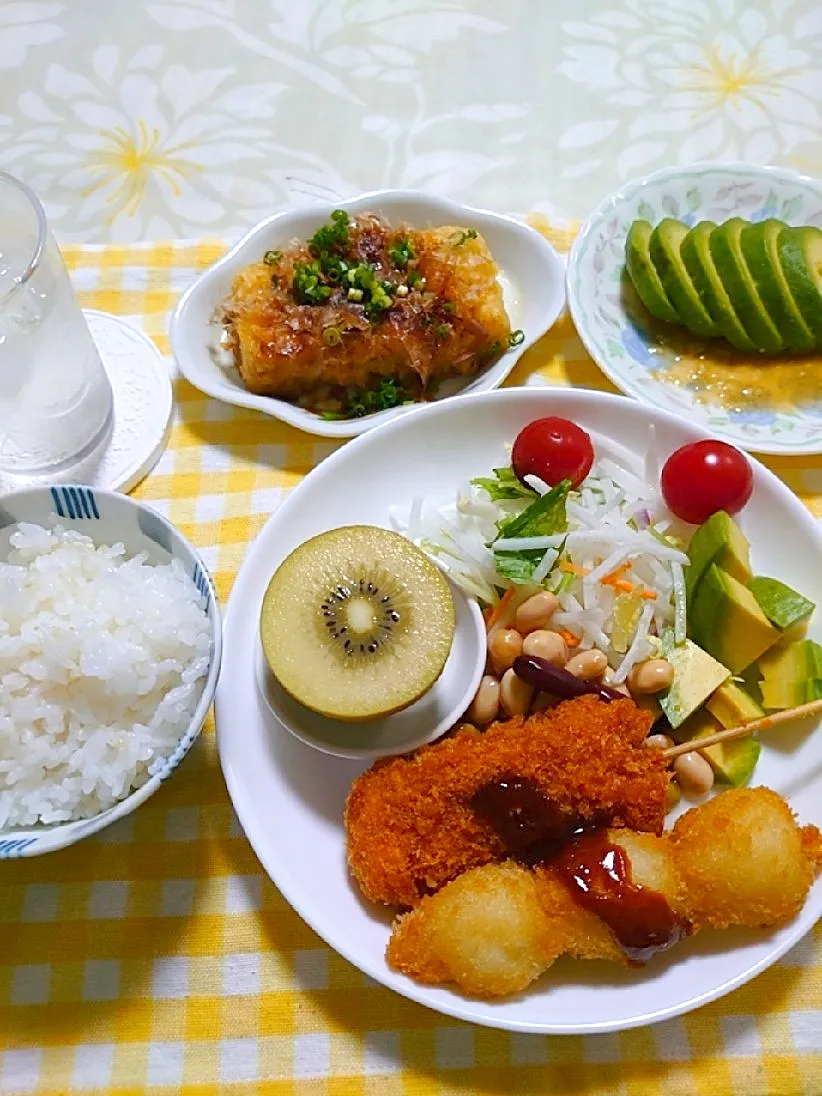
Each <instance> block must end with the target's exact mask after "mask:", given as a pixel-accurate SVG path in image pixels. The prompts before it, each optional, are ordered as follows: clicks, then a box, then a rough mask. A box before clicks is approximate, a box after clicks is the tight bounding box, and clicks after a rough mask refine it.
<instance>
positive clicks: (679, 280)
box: [650, 217, 719, 338]
mask: <svg viewBox="0 0 822 1096" xmlns="http://www.w3.org/2000/svg"><path fill="white" fill-rule="evenodd" d="M687 235H688V229H687V228H686V227H685V225H684V224H682V222H681V221H675V220H674V219H673V218H672V217H666V218H665V219H664V220H662V221H660V222H659V224H658V225H657V226H656V228H655V229H654V231H653V232H652V233H651V241H650V253H651V259H652V260H653V264H654V266H655V267H656V269H657V273H658V274H659V278H660V281H661V282H662V285H663V287H664V289H665V292H666V294H667V295H668V300H669V301H670V302H671V304H672V305H673V306H674V309H675V310H676V312H677V314H678V316H679V320H680V323H683V324H685V326H686V327H687V328H688V329H689V330H691V331H693V333H694V334H695V335H701V336H703V337H705V338H710V337H713V336H714V335H718V334H719V328H718V327H717V326H716V324H715V323H714V321H713V320H712V319H711V316H710V313H709V312H708V310H707V309H706V307H705V305H704V304H703V303H702V301H701V300H700V298H699V294H698V293H697V291H696V289H695V288H694V284H693V282H692V281H691V277H690V275H689V274H688V271H687V270H686V269H685V263H684V262H683V261H682V255H681V254H680V247H681V246H682V241H683V240H684V239H685V237H686V236H687Z"/></svg>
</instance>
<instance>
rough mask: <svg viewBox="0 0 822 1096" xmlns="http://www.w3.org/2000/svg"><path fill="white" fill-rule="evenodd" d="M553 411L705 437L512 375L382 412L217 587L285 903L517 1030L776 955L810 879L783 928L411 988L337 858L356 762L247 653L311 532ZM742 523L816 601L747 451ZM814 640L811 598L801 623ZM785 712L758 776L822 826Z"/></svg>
mask: <svg viewBox="0 0 822 1096" xmlns="http://www.w3.org/2000/svg"><path fill="white" fill-rule="evenodd" d="M546 414H559V415H563V416H565V417H567V418H570V419H572V420H574V421H575V422H578V423H579V424H580V425H581V426H583V427H584V428H585V429H587V430H589V431H591V432H592V433H593V434H594V435H598V436H600V437H605V438H609V439H611V440H612V442H613V443H616V445H617V446H622V447H623V448H624V449H626V450H628V451H629V452H631V453H633V454H637V455H638V456H640V457H644V455H645V453H646V450H647V449H648V446H649V438H650V428H651V426H655V427H656V431H655V434H656V439H657V441H656V444H657V445H658V446H659V447H660V449H661V450H662V454H663V456H664V455H667V453H668V452H670V451H671V450H673V449H675V448H677V447H678V446H680V445H682V444H684V443H686V442H688V441H692V440H694V439H697V438H700V437H704V436H705V435H704V432H703V431H702V430H701V429H700V428H699V427H696V426H693V425H690V424H688V423H686V422H683V421H681V420H679V419H677V418H675V417H674V416H673V415H670V414H667V413H665V412H662V411H659V410H658V409H655V408H651V407H646V406H644V405H642V404H640V403H637V402H635V401H631V400H627V399H624V398H622V397H617V396H610V395H603V394H600V393H594V392H589V391H578V390H556V389H551V390H548V389H533V388H529V389H510V390H505V391H501V392H493V393H486V394H482V395H477V396H468V397H461V398H459V399H455V400H452V401H449V402H448V403H447V404H440V405H433V406H431V407H428V408H425V409H423V410H420V411H419V412H417V413H415V414H414V415H409V416H407V417H404V418H401V419H398V420H396V421H394V422H391V423H388V424H387V425H385V426H383V427H381V428H380V429H378V430H374V431H372V432H370V433H369V434H366V435H364V436H363V437H361V438H358V439H357V440H356V441H354V442H351V443H350V444H348V445H347V446H345V447H344V448H342V449H340V450H338V451H337V452H336V453H334V454H333V455H332V456H330V457H328V458H327V459H326V460H325V461H324V462H323V463H322V464H320V465H319V466H318V467H317V468H315V469H314V470H313V471H312V472H311V473H310V474H309V475H308V476H307V477H306V478H305V480H304V481H303V482H302V483H301V484H300V486H299V487H297V488H296V489H295V490H294V491H293V493H292V494H291V496H290V497H289V498H288V499H287V500H286V501H285V503H284V504H283V505H282V507H281V508H280V509H279V510H278V511H277V512H276V513H275V514H274V515H273V517H272V518H271V519H270V520H269V522H268V524H267V525H266V526H265V528H264V529H263V531H262V532H261V533H260V534H259V536H258V537H257V538H256V540H255V542H254V545H253V547H252V549H251V551H250V553H249V555H248V558H247V559H246V561H245V563H244V564H243V566H242V568H241V570H240V573H239V575H238V577H237V580H236V582H235V584H234V589H233V592H232V594H231V598H230V600H229V604H228V609H227V613H226V622H225V643H224V650H225V654H224V658H223V669H222V676H221V678H220V683H219V686H218V689H217V698H216V713H217V736H218V744H219V750H220V758H221V761H222V765H223V771H224V773H225V777H226V781H227V784H228V788H229V792H230V794H231V798H232V800H233V802H234V806H235V808H236V811H237V814H238V816H239V818H240V821H241V823H242V825H243V828H244V829H245V832H246V834H247V836H248V839H249V841H250V842H251V844H252V846H253V848H254V850H255V852H256V853H257V856H258V857H259V859H260V861H261V863H262V864H263V867H264V868H265V870H266V871H267V872H268V874H269V875H270V876H271V878H272V879H273V881H274V882H275V883H276V885H277V886H278V887H279V888H280V890H281V891H282V893H283V894H284V895H285V897H286V898H287V899H288V901H289V902H290V903H291V905H292V906H293V907H294V908H295V910H296V911H297V912H298V913H299V914H300V915H301V916H302V917H303V918H304V919H305V920H306V921H307V922H308V923H309V924H310V925H311V926H312V928H314V929H315V931H316V932H318V933H319V934H320V936H322V937H323V939H325V940H326V941H327V942H328V943H329V944H330V946H331V947H333V948H334V949H335V950H336V951H338V952H339V953H340V954H341V955H343V956H345V957H346V958H347V959H348V960H350V962H352V963H354V964H355V965H356V966H357V967H359V968H360V969H361V970H362V971H364V972H365V973H366V974H368V975H370V976H371V977H372V978H374V979H376V980H377V981H378V982H382V983H383V984H384V985H386V986H389V987H390V988H391V989H394V990H396V991H397V992H398V993H402V994H404V995H405V996H407V997H410V998H412V999H413V1000H415V1001H419V1002H421V1003H422V1004H424V1005H428V1006H429V1007H430V1008H433V1009H436V1010H438V1011H440V1012H443V1013H447V1014H449V1015H453V1016H458V1017H461V1018H463V1019H465V1020H471V1021H473V1022H475V1023H478V1024H486V1025H489V1026H493V1027H502V1028H508V1029H510V1030H516V1031H533V1032H542V1033H549V1032H553V1033H571V1032H577V1033H578V1032H593V1031H599V1032H602V1031H615V1030H619V1029H621V1028H628V1027H634V1026H638V1025H642V1024H648V1023H652V1022H655V1021H659V1020H662V1019H665V1018H667V1017H670V1016H675V1015H677V1014H679V1013H683V1012H687V1011H688V1010H690V1009H693V1008H696V1007H697V1006H699V1005H701V1004H704V1003H705V1002H706V1001H710V1000H713V999H715V998H717V997H720V996H722V995H723V994H725V993H728V992H729V991H730V990H732V989H733V988H734V987H735V986H739V985H741V984H742V983H743V982H746V981H747V980H748V979H750V978H752V977H753V976H754V975H756V974H758V973H759V972H760V971H762V970H764V969H765V968H766V967H768V966H770V965H771V964H772V963H773V962H775V961H776V960H777V959H778V958H779V956H780V955H782V954H783V952H785V951H786V950H787V949H788V948H789V947H790V946H791V945H792V944H793V943H795V942H796V941H797V940H798V939H799V938H800V937H801V936H802V935H803V934H804V933H806V932H807V931H808V930H809V929H810V927H811V926H812V925H813V923H814V922H815V921H816V919H817V917H818V916H819V915H820V912H822V884H819V883H817V884H816V886H815V887H814V889H813V891H812V893H811V895H810V897H809V899H808V901H807V903H806V905H805V907H804V909H803V910H802V912H801V914H800V915H799V917H797V918H796V920H795V921H793V922H792V923H791V924H790V925H788V926H787V927H786V928H784V929H781V930H780V931H778V932H769V931H756V932H754V931H744V932H743V931H742V930H729V931H726V932H723V933H704V934H701V935H699V936H697V937H695V938H694V939H692V940H689V941H687V942H685V943H684V944H683V945H681V946H678V947H677V948H675V949H673V950H672V951H671V952H669V953H667V954H666V955H664V956H658V957H657V958H656V959H655V960H654V961H652V962H651V963H650V964H649V965H648V966H647V967H646V968H644V969H642V970H631V971H625V970H621V969H619V968H617V967H615V966H614V965H608V964H606V963H604V962H572V961H570V960H561V961H560V962H559V963H558V964H556V966H555V967H553V968H552V969H551V970H549V971H548V972H547V973H546V974H545V975H544V976H543V977H542V978H541V979H540V981H539V982H537V983H536V984H535V985H534V986H532V987H531V988H530V989H529V990H528V991H526V992H525V993H523V994H521V995H519V996H517V997H513V998H510V999H506V1000H503V1001H499V1002H488V1001H477V1000H472V999H469V998H467V997H464V996H463V995H462V994H460V993H458V992H454V991H452V990H450V989H443V988H432V987H429V986H422V985H419V984H417V983H416V982H414V981H412V980H411V979H409V978H407V977H405V976H404V975H401V974H397V973H396V972H394V971H392V970H390V969H389V967H388V966H387V964H386V962H385V959H384V952H385V946H386V943H387V941H388V937H389V926H390V920H391V918H390V915H389V912H388V911H387V910H385V909H381V908H378V907H376V906H373V905H370V904H369V903H368V902H366V901H365V900H364V899H363V898H361V897H360V895H359V893H358V892H357V889H356V887H355V885H354V884H353V882H352V880H351V879H350V878H349V875H348V872H347V869H346V857H345V834H344V830H343V825H342V813H343V805H344V802H345V797H346V794H347V792H348V789H349V787H350V785H351V782H352V780H353V779H354V778H355V777H356V776H357V774H358V773H360V772H361V771H362V770H363V768H364V767H365V764H364V763H363V762H361V761H345V760H341V759H338V758H334V757H329V756H327V755H324V754H321V753H319V752H318V751H316V750H313V749H311V748H310V747H308V746H305V745H303V744H302V743H300V742H298V741H297V740H296V739H295V738H294V737H293V736H292V735H291V734H289V733H288V732H286V731H285V730H284V729H283V728H282V727H281V726H280V725H278V724H277V722H276V720H274V718H273V717H272V715H271V713H270V710H269V709H268V707H267V705H266V704H265V702H264V701H263V699H262V697H261V696H260V692H259V689H258V687H257V682H256V676H255V668H254V667H255V659H254V652H255V648H256V643H257V620H258V613H259V608H260V603H261V601H262V597H263V593H264V591H265V588H266V586H267V584H268V581H269V578H270V576H271V573H272V571H273V570H274V569H275V568H276V566H277V565H278V564H279V562H280V561H281V560H282V559H283V558H284V556H285V555H286V554H287V553H288V552H289V551H291V550H292V549H293V548H294V547H295V546H296V545H297V544H299V543H300V542H302V541H304V540H305V539H306V538H308V537H310V536H313V535H315V534H316V533H319V532H322V531H324V530H326V529H330V528H333V527H334V526H337V525H343V524H348V523H351V522H363V523H371V524H379V525H387V524H388V514H389V508H390V507H392V506H405V505H410V503H411V500H412V498H413V497H414V496H415V495H418V494H424V495H426V496H430V497H432V498H434V499H443V500H444V499H445V498H446V497H452V493H453V490H454V488H455V487H456V485H457V484H458V483H460V482H462V481H464V480H466V479H468V478H470V477H472V476H476V475H484V474H487V473H488V470H489V469H490V468H491V466H492V465H493V464H495V463H499V460H500V457H501V455H502V452H503V447H504V445H505V443H507V442H511V441H512V440H513V439H514V437H515V436H516V434H517V432H518V431H519V430H520V429H521V427H523V426H524V425H525V424H526V423H528V422H530V421H531V420H532V419H535V418H538V417H540V416H541V415H546ZM752 463H753V469H754V483H755V486H754V492H753V496H752V498H751V501H750V502H749V503H748V505H747V507H746V508H745V510H744V512H743V513H742V515H741V520H740V524H741V526H742V528H743V530H744V532H745V533H746V534H747V536H748V537H749V538H750V540H751V543H752V561H753V564H754V566H755V568H756V570H757V572H760V573H764V574H769V575H773V576H775V577H777V578H779V577H781V578H782V579H784V580H787V581H789V582H790V583H791V585H793V586H795V587H797V588H798V589H799V590H801V591H802V592H803V593H804V594H806V595H807V596H808V597H810V598H812V599H813V600H815V601H816V602H817V603H819V602H820V601H822V569H821V568H820V566H819V561H820V556H822V533H820V530H819V528H818V526H817V524H816V523H815V521H814V519H813V518H812V517H811V515H810V513H809V512H808V511H807V510H806V509H805V507H804V506H803V505H802V503H801V502H800V501H799V500H798V499H797V498H796V497H795V496H794V495H793V494H792V493H791V492H790V491H789V490H788V488H787V487H786V486H785V485H784V484H783V483H782V482H781V481H780V480H779V479H777V477H776V476H774V475H773V474H772V473H771V472H769V471H768V470H767V469H766V468H764V467H762V466H761V465H760V464H758V463H756V462H752ZM810 634H811V635H812V636H813V637H814V638H815V639H817V640H822V612H820V611H817V613H816V615H815V618H814V622H813V625H812V628H811V633H810ZM811 731H812V728H810V727H808V726H805V727H793V728H788V729H787V730H780V731H774V732H773V733H772V737H770V738H768V737H767V736H763V748H762V756H761V760H760V762H759V765H758V766H757V770H756V773H755V776H754V783H755V784H760V783H761V784H767V785H769V786H770V787H773V788H775V789H776V790H777V791H778V792H781V793H782V794H783V795H784V796H786V797H787V799H788V800H789V802H790V804H791V806H792V807H793V809H794V810H795V811H796V813H797V815H798V816H799V818H800V819H801V820H802V821H803V822H814V823H816V824H817V825H822V734H820V733H819V732H818V731H817V732H816V733H815V734H814V733H811Z"/></svg>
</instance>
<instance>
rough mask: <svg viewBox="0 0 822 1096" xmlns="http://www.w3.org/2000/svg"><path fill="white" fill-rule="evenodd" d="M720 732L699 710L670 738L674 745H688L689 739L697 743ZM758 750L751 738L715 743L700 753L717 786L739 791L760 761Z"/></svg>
mask: <svg viewBox="0 0 822 1096" xmlns="http://www.w3.org/2000/svg"><path fill="white" fill-rule="evenodd" d="M762 714H763V715H764V714H765V713H764V712H763V713H762ZM720 730H722V726H721V724H720V723H718V722H717V720H716V719H714V717H713V716H712V715H711V714H710V713H709V712H706V711H705V709H704V708H702V709H700V710H699V711H698V712H694V714H693V715H692V716H691V717H690V718H689V719H687V720H686V721H685V722H684V723H683V724H682V725H681V726H680V727H678V728H677V729H676V730H675V731H672V732H671V737H672V738H673V739H674V740H675V741H676V742H687V741H688V740H689V739H691V738H694V739H697V740H698V739H700V738H705V737H707V736H708V735H709V734H716V732H717V731H720ZM760 749H761V747H760V745H759V742H758V741H757V740H756V739H755V738H754V737H753V736H752V735H751V736H749V737H748V738H737V739H734V741H733V742H717V743H716V744H715V745H713V746H705V747H703V748H702V749H701V750H699V752H700V753H701V754H702V756H703V757H704V758H705V760H706V761H707V762H709V764H710V766H711V768H712V769H713V771H714V775H715V777H716V779H717V781H718V782H719V783H720V784H732V785H734V787H737V788H738V787H740V786H741V785H743V784H747V783H748V781H749V780H750V778H751V774H752V773H753V771H754V769H755V768H756V763H757V761H758V760H759V754H760Z"/></svg>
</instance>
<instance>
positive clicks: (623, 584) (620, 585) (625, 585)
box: [600, 575, 634, 594]
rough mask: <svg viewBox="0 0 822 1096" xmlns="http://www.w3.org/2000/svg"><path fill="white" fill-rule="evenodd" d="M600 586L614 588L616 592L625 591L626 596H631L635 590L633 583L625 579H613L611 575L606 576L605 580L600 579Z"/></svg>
mask: <svg viewBox="0 0 822 1096" xmlns="http://www.w3.org/2000/svg"><path fill="white" fill-rule="evenodd" d="M600 585H602V586H613V587H614V589H615V590H624V591H625V593H626V594H630V592H631V591H632V590H633V588H634V584H633V582H628V580H627V579H624V578H612V577H611V576H610V575H606V576H605V578H603V579H600Z"/></svg>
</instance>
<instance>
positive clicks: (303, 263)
mask: <svg viewBox="0 0 822 1096" xmlns="http://www.w3.org/2000/svg"><path fill="white" fill-rule="evenodd" d="M342 236H343V240H342V242H337V243H335V244H334V245H333V249H332V251H331V252H330V253H329V254H330V256H331V262H332V265H334V264H336V267H335V269H330V268H329V269H324V264H325V267H329V264H328V260H327V257H323V256H322V255H320V256H319V258H318V257H317V255H316V245H315V247H314V250H312V249H311V248H310V246H309V244H308V243H300V242H295V243H294V244H292V245H291V246H289V247H287V248H284V249H283V250H282V251H275V252H267V253H266V260H263V259H262V256H261V261H260V262H257V263H253V264H252V265H251V266H248V267H246V268H245V269H244V270H242V271H240V273H239V274H238V275H237V277H236V278H235V280H234V285H233V288H232V292H231V296H230V298H229V299H228V301H227V302H226V304H225V308H224V316H223V319H224V322H225V325H226V329H227V330H228V332H229V334H230V336H231V338H232V344H233V345H232V348H233V351H234V356H235V361H236V363H237V367H238V369H239V371H240V375H241V377H242V379H243V381H244V383H245V385H246V387H247V388H248V389H249V391H251V392H255V393H258V394H259V395H263V396H277V397H279V398H281V399H289V400H298V399H299V400H301V402H306V405H307V406H313V405H312V403H311V399H310V397H311V396H312V394H313V395H315V396H317V397H318V398H319V397H323V398H324V399H325V400H327V399H328V397H329V395H331V396H333V395H340V394H344V390H345V389H346V388H349V387H351V386H354V387H357V388H362V389H368V388H370V387H373V386H374V385H375V384H377V383H378V382H379V381H380V379H382V378H388V377H391V378H393V379H395V380H396V381H397V382H398V383H399V384H401V385H402V387H403V389H404V390H405V391H406V392H407V393H408V395H409V396H410V397H411V398H420V397H424V396H425V395H426V393H428V392H429V391H430V389H431V387H432V385H433V384H434V382H436V381H439V380H442V379H444V378H446V377H456V376H470V375H472V374H474V373H476V372H477V371H478V370H479V369H481V368H483V367H484V366H485V365H487V364H488V363H489V362H490V361H491V360H493V359H494V358H495V357H498V356H499V355H500V354H501V353H502V352H503V351H504V350H505V349H507V347H508V336H509V334H510V331H511V325H510V323H509V321H508V315H507V313H506V311H505V305H504V302H503V296H502V289H501V287H500V284H499V282H498V281H497V274H498V273H499V270H498V268H497V265H496V263H495V262H494V259H493V257H492V256H491V253H490V251H489V250H488V246H487V244H486V243H485V240H484V239H483V238H482V236H480V235H478V234H477V233H476V232H471V231H467V230H463V229H461V228H458V227H455V226H453V225H446V226H442V227H437V228H427V229H415V228H412V227H410V226H407V225H400V226H397V227H395V228H392V227H390V226H389V225H388V224H387V223H386V222H385V221H384V220H382V219H381V218H379V217H376V216H374V215H373V214H362V215H360V216H358V217H356V218H353V217H352V218H351V219H350V221H349V222H348V223H347V228H346V229H344V230H343V231H342ZM398 248H399V249H400V250H399V251H398V250H397V249H398ZM339 264H343V265H339ZM309 267H311V269H312V270H313V274H312V273H311V271H309V269H308V268H309ZM349 275H351V277H354V278H356V279H357V281H356V282H355V283H354V284H352V282H351V281H350V279H349ZM312 277H313V279H314V280H313V283H312V282H311V280H310V279H311V278H312ZM332 278H333V281H332V280H330V279H332ZM295 279H296V280H295ZM301 282H302V283H303V284H305V285H307V288H306V289H305V290H304V291H303V292H301V291H300V289H299V286H300V284H301ZM372 283H373V284H374V285H375V286H376V287H377V289H376V292H377V293H378V294H379V296H377V297H376V300H377V301H378V302H380V304H381V307H379V308H378V307H375V306H374V305H373V303H372V294H371V291H370V289H369V288H367V287H368V285H371V284H372ZM360 284H362V285H363V286H365V287H366V288H364V289H362V288H358V286H359V285H360ZM295 287H296V288H295ZM380 287H382V289H380ZM326 290H327V293H326ZM385 290H387V293H388V296H385V292H384V291H385ZM382 306H384V307H382Z"/></svg>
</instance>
